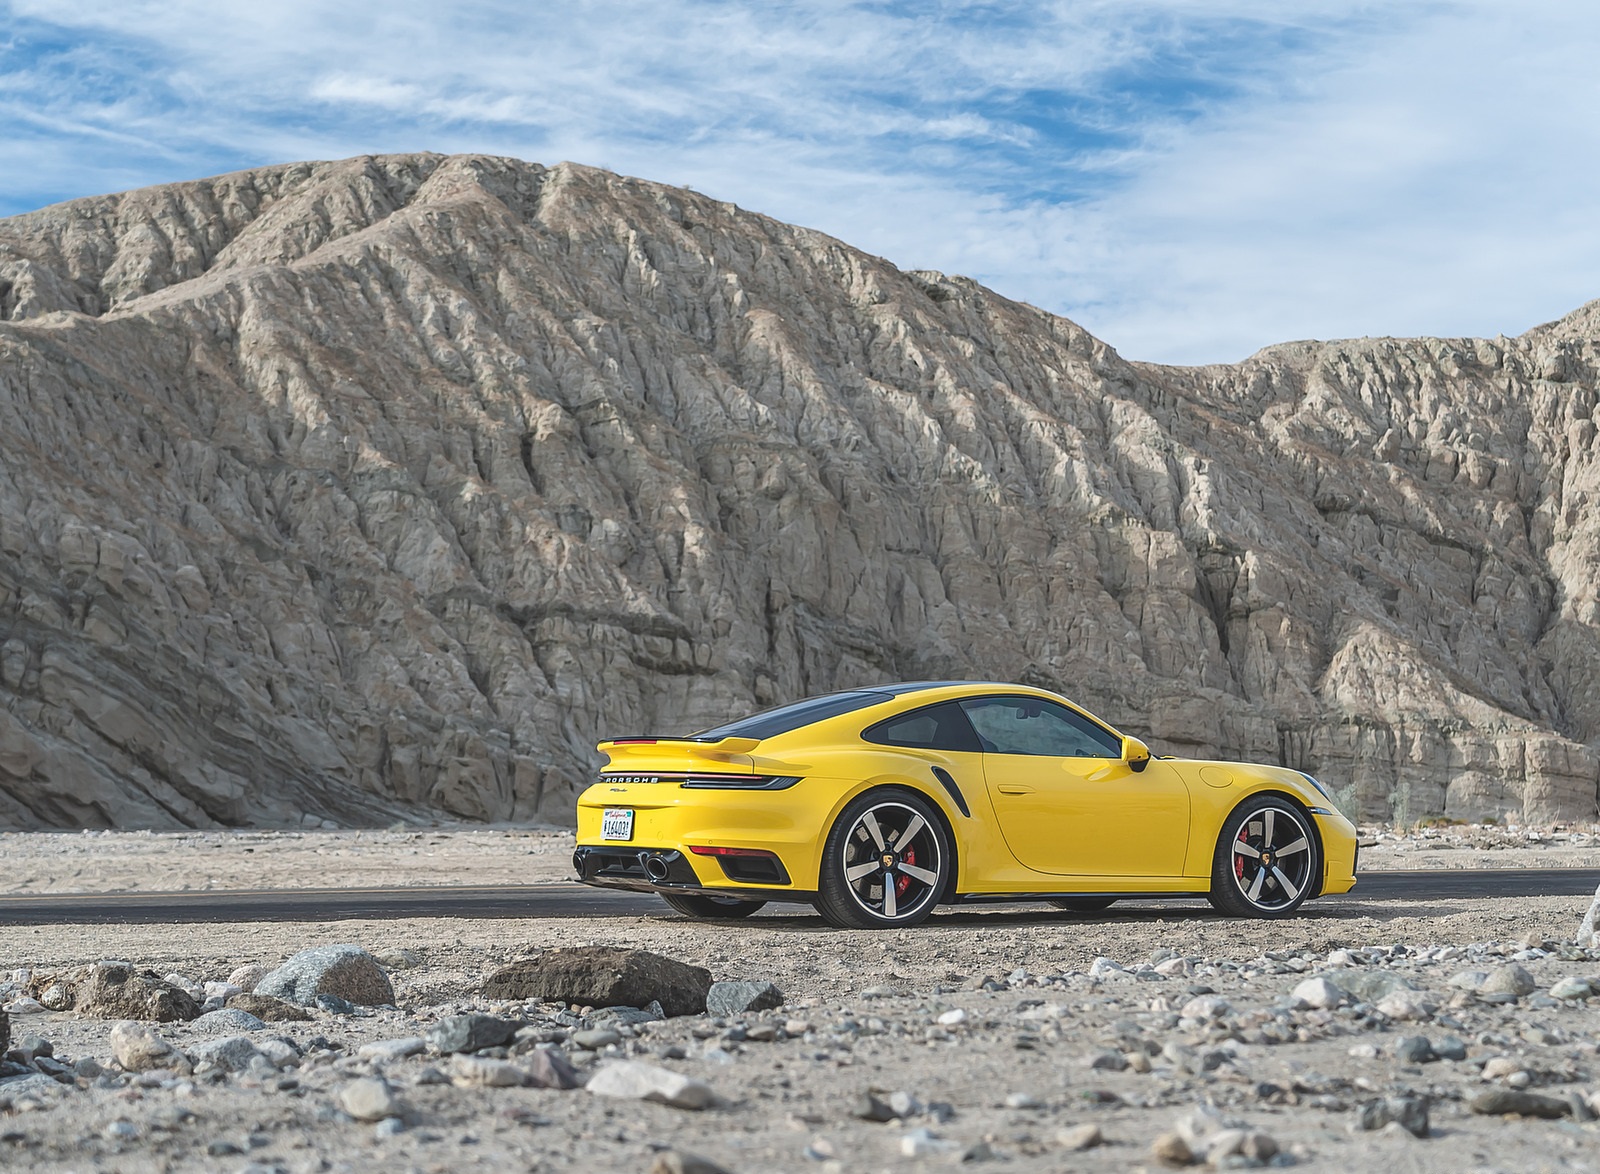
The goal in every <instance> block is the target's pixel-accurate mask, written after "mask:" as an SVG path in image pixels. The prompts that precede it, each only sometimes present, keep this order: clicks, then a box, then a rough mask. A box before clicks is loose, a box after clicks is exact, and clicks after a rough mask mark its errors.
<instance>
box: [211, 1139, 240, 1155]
mask: <svg viewBox="0 0 1600 1174" xmlns="http://www.w3.org/2000/svg"><path fill="white" fill-rule="evenodd" d="M242 1153H244V1150H243V1149H241V1148H240V1147H239V1146H237V1145H234V1143H233V1142H231V1141H224V1140H223V1139H221V1138H218V1139H217V1140H216V1141H213V1142H209V1143H207V1145H206V1154H207V1156H209V1157H213V1158H227V1157H231V1156H232V1155H234V1154H242Z"/></svg>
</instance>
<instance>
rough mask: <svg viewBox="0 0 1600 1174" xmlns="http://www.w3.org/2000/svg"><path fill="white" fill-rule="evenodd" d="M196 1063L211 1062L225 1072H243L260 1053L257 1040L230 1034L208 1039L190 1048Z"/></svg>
mask: <svg viewBox="0 0 1600 1174" xmlns="http://www.w3.org/2000/svg"><path fill="white" fill-rule="evenodd" d="M189 1054H190V1055H191V1056H192V1057H193V1059H194V1062H195V1064H196V1065H200V1064H211V1065H213V1066H215V1067H217V1068H221V1069H222V1070H223V1071H224V1072H242V1071H244V1070H245V1069H246V1068H248V1067H250V1061H251V1059H252V1058H254V1057H255V1056H258V1055H260V1053H259V1052H258V1051H257V1050H256V1045H255V1041H254V1040H252V1039H251V1038H250V1037H249V1036H247V1035H230V1036H227V1037H225V1038H223V1039H212V1040H206V1041H205V1042H204V1043H198V1044H195V1045H194V1046H193V1047H191V1048H190V1049H189Z"/></svg>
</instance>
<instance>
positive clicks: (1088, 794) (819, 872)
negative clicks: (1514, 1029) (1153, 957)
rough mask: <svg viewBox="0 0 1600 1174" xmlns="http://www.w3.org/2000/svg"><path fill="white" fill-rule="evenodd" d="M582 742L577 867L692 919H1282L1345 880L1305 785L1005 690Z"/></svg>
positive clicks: (933, 694)
mask: <svg viewBox="0 0 1600 1174" xmlns="http://www.w3.org/2000/svg"><path fill="white" fill-rule="evenodd" d="M600 750H601V752H602V753H604V754H605V755H606V756H607V758H608V760H609V762H608V765H607V767H606V769H605V771H604V772H603V773H602V774H601V776H600V779H599V780H598V781H597V782H596V783H595V785H594V786H592V787H590V788H589V790H587V791H585V792H584V793H583V795H581V796H580V797H579V800H578V847H577V850H576V853H575V855H574V858H573V863H574V866H575V867H576V869H577V871H578V876H579V878H580V879H581V880H583V881H585V882H587V883H589V884H595V885H606V886H613V887H621V888H632V889H641V890H646V891H650V892H656V893H659V894H660V895H661V896H662V897H663V898H664V899H665V900H666V901H667V903H668V904H670V905H671V906H672V907H673V908H675V909H677V910H679V911H680V912H682V913H685V914H688V915H691V916H695V917H715V918H728V917H744V916H748V915H749V914H751V913H754V912H756V911H757V910H758V909H760V908H761V907H762V906H763V905H764V904H765V903H766V902H768V901H774V900H776V901H801V902H807V903H810V904H812V905H814V906H815V907H816V909H817V910H818V912H819V913H821V915H822V916H823V917H824V918H825V919H826V920H827V921H828V922H830V923H831V924H833V925H838V926H845V927H856V928H878V927H890V926H906V925H913V924H916V923H917V922H919V921H921V920H923V919H924V918H926V917H927V916H929V915H930V914H931V913H932V912H933V911H934V910H935V909H936V908H938V907H939V906H941V905H946V904H952V903H956V902H960V901H964V900H967V899H972V898H982V899H986V900H993V899H997V898H1001V899H1003V898H1014V899H1026V900H1041V899H1045V900H1049V901H1051V902H1053V903H1054V904H1056V905H1058V906H1060V907H1061V908H1064V909H1067V910H1070V911H1073V912H1077V913H1086V912H1093V911H1097V910H1101V909H1105V908H1107V907H1108V906H1110V905H1111V904H1113V903H1114V902H1116V901H1118V900H1122V899H1127V898H1151V897H1162V896H1197V895H1198V896H1205V897H1207V898H1208V899H1209V900H1210V901H1211V902H1212V904H1214V905H1215V906H1216V907H1217V908H1218V909H1220V910H1222V911H1224V912H1226V913H1229V914H1233V915H1235V916H1245V917H1284V916H1288V915H1290V914H1292V913H1294V911H1295V910H1297V909H1298V908H1299V907H1300V906H1301V904H1303V903H1304V902H1305V901H1307V900H1310V899H1312V898H1314V897H1317V896H1319V895H1321V894H1323V893H1342V892H1346V891H1348V890H1349V889H1350V888H1351V887H1352V886H1354V884H1355V861H1356V842H1355V829H1354V827H1352V826H1351V824H1350V822H1349V821H1348V820H1347V819H1345V818H1344V816H1342V815H1340V814H1339V813H1338V812H1337V811H1336V810H1335V809H1334V808H1333V806H1332V802H1331V800H1330V799H1329V797H1328V792H1327V790H1326V789H1325V788H1324V787H1323V786H1322V785H1321V784H1320V783H1318V782H1317V781H1316V780H1315V779H1314V778H1312V777H1311V776H1309V775H1306V774H1302V773H1300V772H1298V771H1291V770H1287V769H1284V768H1282V767H1277V766H1266V765H1251V764H1247V763H1228V764H1217V763H1208V762H1200V761H1194V760H1188V759H1180V758H1172V757H1166V756H1155V755H1152V754H1151V752H1150V750H1149V748H1148V747H1147V746H1146V745H1145V743H1144V742H1143V741H1141V740H1140V739H1138V738H1136V737H1132V736H1129V735H1127V734H1124V733H1122V732H1121V731H1119V730H1117V729H1116V728H1115V727H1113V726H1112V725H1110V724H1109V723H1107V722H1104V721H1101V720H1100V719H1099V718H1097V717H1095V716H1094V715H1093V714H1091V713H1089V712H1088V711H1086V710H1084V709H1082V708H1080V707H1078V706H1076V705H1074V704H1073V703H1072V702H1071V701H1069V700H1067V699H1066V698H1065V697H1061V696H1058V695H1056V694H1053V693H1049V692H1046V691H1044V690H1041V689H1033V688H1029V687H1027V686H1022V685H1008V684H998V683H987V682H973V681H960V682H949V681H945V682H920V683H913V684H899V685H875V686H871V687H867V688H862V689H856V690H850V691H848V692H844V693H830V694H827V695H825V696H821V697H811V698H807V699H805V700H803V701H799V702H795V703H794V704H792V705H785V706H780V707H778V708H776V709H771V710H766V711H764V712H762V713H757V714H754V715H752V716H750V717H747V718H741V719H739V720H737V721H732V722H729V723H727V724H726V725H722V726H717V727H715V728H712V729H709V730H704V731H701V732H700V733H697V734H692V735H688V736H685V737H630V738H619V739H616V740H613V741H610V742H602V743H601V744H600ZM636 787H637V788H644V789H639V790H630V788H636ZM616 794H628V796H629V797H628V798H626V799H623V800H621V802H624V803H628V804H630V806H629V807H627V808H619V807H617V806H615V804H616V802H617V800H615V799H613V798H612V796H613V795H616Z"/></svg>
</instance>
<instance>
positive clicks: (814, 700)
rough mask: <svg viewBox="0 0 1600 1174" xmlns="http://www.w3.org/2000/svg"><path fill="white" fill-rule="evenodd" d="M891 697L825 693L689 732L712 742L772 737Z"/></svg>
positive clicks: (872, 694) (885, 694) (699, 740)
mask: <svg viewBox="0 0 1600 1174" xmlns="http://www.w3.org/2000/svg"><path fill="white" fill-rule="evenodd" d="M891 700H893V698H892V697H890V695H889V694H887V693H867V692H859V693H829V694H828V695H827V696H825V697H808V698H806V699H805V700H804V701H796V702H794V703H793V704H791V705H780V706H778V708H776V709H766V710H763V711H762V712H760V713H755V714H751V715H750V716H749V717H742V718H740V719H739V720H738V721H736V722H728V723H727V724H726V725H721V726H713V727H712V728H711V729H709V730H701V731H700V732H699V733H698V734H694V735H692V736H693V738H694V739H695V740H696V741H698V742H715V741H717V740H718V739H719V738H776V737H777V736H778V735H779V734H787V733H788V732H789V731H790V730H798V729H799V728H800V727H801V726H809V725H810V724H811V723H812V722H820V721H823V720H824V719H826V718H830V717H838V716H839V715H840V714H841V713H849V712H851V711H852V710H856V709H865V708H866V707H867V706H869V705H877V704H879V703H881V702H884V701H891Z"/></svg>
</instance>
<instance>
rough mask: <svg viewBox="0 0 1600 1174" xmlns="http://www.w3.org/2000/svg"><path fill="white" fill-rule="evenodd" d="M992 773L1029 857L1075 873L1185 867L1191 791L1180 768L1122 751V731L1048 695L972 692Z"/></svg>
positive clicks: (1006, 816)
mask: <svg viewBox="0 0 1600 1174" xmlns="http://www.w3.org/2000/svg"><path fill="white" fill-rule="evenodd" d="M961 708H962V710H963V711H964V712H965V713H966V715H967V718H968V720H969V721H971V723H972V727H973V729H974V730H975V731H977V734H978V738H979V740H980V744H981V745H982V747H983V771H984V782H985V785H986V786H987V787H988V790H989V797H990V800H991V801H992V802H993V804H994V810H995V815H996V817H997V819H998V820H999V822H1000V830H1001V833H1002V834H1003V835H1004V836H1005V841H1006V846H1007V847H1009V848H1010V849H1011V852H1012V854H1013V855H1014V856H1016V858H1017V860H1018V861H1020V862H1021V863H1022V864H1023V865H1024V866H1026V867H1028V868H1031V869H1034V870H1035V871H1038V872H1047V873H1055V874H1061V875H1067V876H1151V877H1158V876H1159V877H1167V876H1181V875H1182V874H1183V865H1184V853H1185V851H1186V849H1187V846H1188V842H1189V793H1188V789H1187V788H1186V787H1185V786H1184V785H1183V781H1182V779H1180V778H1179V777H1178V774H1177V772H1176V771H1174V770H1172V769H1171V768H1170V767H1168V766H1167V765H1166V764H1164V763H1162V762H1160V761H1158V760H1154V759H1153V760H1151V761H1150V762H1149V764H1148V766H1147V767H1146V769H1144V770H1142V771H1135V770H1133V769H1132V768H1131V767H1130V766H1129V765H1128V764H1127V763H1126V762H1124V761H1123V759H1122V742H1121V739H1120V738H1119V737H1118V736H1117V735H1116V734H1113V733H1112V732H1111V731H1110V730H1108V729H1106V728H1105V727H1104V726H1101V725H1100V724H1099V723H1097V722H1094V721H1092V720H1090V719H1089V718H1087V717H1085V716H1084V715H1083V714H1080V713H1078V712H1076V711H1075V710H1072V709H1069V708H1068V707H1067V706H1065V705H1061V704H1058V703H1057V702H1054V701H1049V700H1046V699H1045V698H1041V697H1029V696H1020V695H1014V694H1013V695H1002V696H993V697H977V698H968V699H966V700H964V701H962V702H961Z"/></svg>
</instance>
